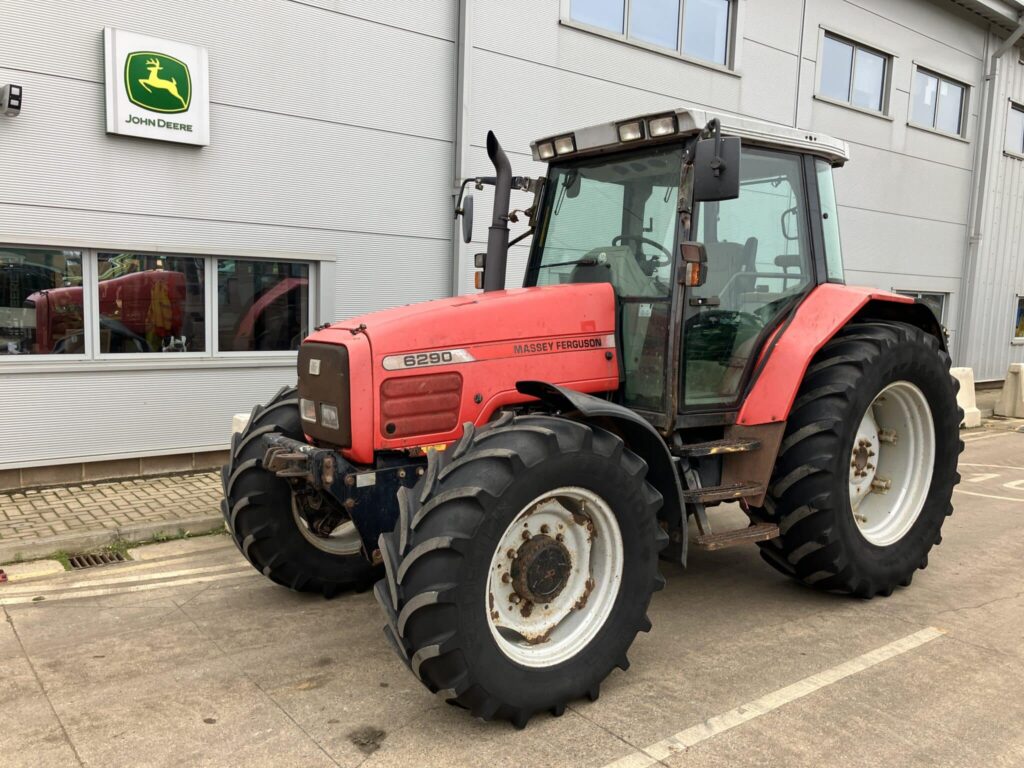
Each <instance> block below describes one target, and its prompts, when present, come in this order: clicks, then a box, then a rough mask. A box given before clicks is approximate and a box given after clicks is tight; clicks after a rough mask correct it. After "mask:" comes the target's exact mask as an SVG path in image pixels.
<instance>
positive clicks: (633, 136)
mask: <svg viewBox="0 0 1024 768" xmlns="http://www.w3.org/2000/svg"><path fill="white" fill-rule="evenodd" d="M643 137H644V124H643V123H641V122H640V121H639V120H634V121H633V122H631V123H623V124H622V125H620V126H619V141H636V140H637V139H642V138H643Z"/></svg>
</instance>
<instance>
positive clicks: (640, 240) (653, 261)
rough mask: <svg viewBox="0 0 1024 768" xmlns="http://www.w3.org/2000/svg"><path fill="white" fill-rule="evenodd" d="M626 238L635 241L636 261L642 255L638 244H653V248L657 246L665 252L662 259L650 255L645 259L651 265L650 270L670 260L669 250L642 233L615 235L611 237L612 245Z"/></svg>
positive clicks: (670, 253)
mask: <svg viewBox="0 0 1024 768" xmlns="http://www.w3.org/2000/svg"><path fill="white" fill-rule="evenodd" d="M626 240H629V241H631V242H634V243H636V255H637V261H640V258H639V257H640V256H641V255H643V252H642V251H641V250H640V248H639V246H640V245H653V246H654V247H655V248H657V249H658V250H659V251H661V252H662V253H663V254H665V258H663V259H661V258H658V257H657V256H652V257H651V258H650V259H649V260H648V261H647V263H648V265H649V266H650V267H651V271H652V272H653V271H654V269H653V268H654V267H663V266H665V265H666V264H669V263H671V262H672V251H670V250H669V249H668V248H666V247H665V246H664V245H662V244H661V243H659V242H658V241H657V240H651V239H650V238H648V237H644V236H643V235H616V236H615V237H613V238H612V245H619V244H620V243H622V242H624V241H626Z"/></svg>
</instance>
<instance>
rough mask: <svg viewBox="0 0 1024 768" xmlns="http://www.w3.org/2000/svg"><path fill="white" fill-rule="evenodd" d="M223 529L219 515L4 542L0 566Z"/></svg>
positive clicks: (222, 521)
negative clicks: (125, 543)
mask: <svg viewBox="0 0 1024 768" xmlns="http://www.w3.org/2000/svg"><path fill="white" fill-rule="evenodd" d="M223 528H224V518H223V517H222V516H221V515H220V514H219V513H216V514H210V515H202V516H200V517H188V518H182V519H181V520H158V521H156V522H151V523H140V524H138V525H125V526H122V527H120V528H109V529H106V530H102V531H82V532H80V533H65V534H61V535H59V536H47V537H44V538H39V539H30V540H28V541H26V540H19V541H10V542H5V541H0V563H10V562H13V561H15V560H38V559H40V558H45V557H49V556H50V555H52V554H53V553H54V552H67V553H69V554H77V553H80V552H88V551H90V550H93V549H99V548H100V547H105V546H107V545H108V544H113V543H114V542H115V541H117V540H120V541H125V542H128V543H129V544H138V543H140V542H143V541H150V540H151V539H154V538H157V537H160V536H167V537H171V538H175V537H179V536H181V535H182V534H183V533H185V532H187V533H190V534H192V535H195V536H199V535H201V534H204V533H213V532H215V531H219V530H223Z"/></svg>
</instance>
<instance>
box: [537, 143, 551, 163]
mask: <svg viewBox="0 0 1024 768" xmlns="http://www.w3.org/2000/svg"><path fill="white" fill-rule="evenodd" d="M537 155H538V156H539V157H540V159H541V160H550V159H551V158H552V157H554V156H555V145H554V144H552V143H551V142H550V141H545V142H544V143H543V144H538V145H537Z"/></svg>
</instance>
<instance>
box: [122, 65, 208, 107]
mask: <svg viewBox="0 0 1024 768" xmlns="http://www.w3.org/2000/svg"><path fill="white" fill-rule="evenodd" d="M124 87H125V91H126V92H127V93H128V99H129V101H131V103H132V104H135V105H136V106H138V107H142V108H143V109H148V110H149V111H150V112H163V113H173V112H186V111H188V105H189V102H190V100H191V98H192V80H191V78H190V77H189V73H188V65H187V64H185V62H183V61H179V60H178V59H176V58H174V57H173V56H168V55H167V54H164V53H156V52H154V51H134V52H132V53H129V54H128V56H127V58H126V59H125V63H124Z"/></svg>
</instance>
